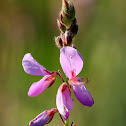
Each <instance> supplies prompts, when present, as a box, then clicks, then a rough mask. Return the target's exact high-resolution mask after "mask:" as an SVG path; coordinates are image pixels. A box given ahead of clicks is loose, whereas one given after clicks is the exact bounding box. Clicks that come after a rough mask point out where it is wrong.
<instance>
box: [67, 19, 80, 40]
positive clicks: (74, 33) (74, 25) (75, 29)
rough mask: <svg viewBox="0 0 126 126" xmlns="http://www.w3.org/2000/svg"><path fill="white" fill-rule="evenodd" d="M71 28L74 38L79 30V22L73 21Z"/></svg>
mask: <svg viewBox="0 0 126 126" xmlns="http://www.w3.org/2000/svg"><path fill="white" fill-rule="evenodd" d="M69 30H70V32H71V36H72V38H73V37H74V36H75V35H76V34H77V32H78V24H77V23H75V21H73V22H72V24H71V26H70V28H69Z"/></svg>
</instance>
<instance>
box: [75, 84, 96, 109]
mask: <svg viewBox="0 0 126 126" xmlns="http://www.w3.org/2000/svg"><path fill="white" fill-rule="evenodd" d="M73 91H74V94H75V96H76V98H77V99H78V100H79V101H80V103H82V104H83V105H86V106H89V107H91V106H92V105H93V104H94V100H93V98H92V96H91V93H90V92H89V91H88V90H87V88H86V87H85V86H84V85H82V86H78V85H74V86H73Z"/></svg>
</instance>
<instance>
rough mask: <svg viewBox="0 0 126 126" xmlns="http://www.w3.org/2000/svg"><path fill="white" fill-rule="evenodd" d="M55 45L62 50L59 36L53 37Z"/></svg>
mask: <svg viewBox="0 0 126 126" xmlns="http://www.w3.org/2000/svg"><path fill="white" fill-rule="evenodd" d="M55 43H56V45H57V47H58V48H62V47H63V42H62V39H61V37H60V36H58V37H55Z"/></svg>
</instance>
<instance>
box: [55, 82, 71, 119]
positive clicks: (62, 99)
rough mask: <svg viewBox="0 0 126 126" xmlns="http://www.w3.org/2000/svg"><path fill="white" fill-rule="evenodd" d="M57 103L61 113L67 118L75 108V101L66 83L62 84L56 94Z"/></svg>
mask: <svg viewBox="0 0 126 126" xmlns="http://www.w3.org/2000/svg"><path fill="white" fill-rule="evenodd" d="M56 105H57V109H58V111H59V113H60V114H61V115H63V116H64V119H65V120H67V118H68V117H69V112H70V111H71V110H72V109H73V101H72V98H71V92H70V89H69V87H68V85H67V84H66V83H63V84H62V85H60V87H59V89H58V92H57V95H56Z"/></svg>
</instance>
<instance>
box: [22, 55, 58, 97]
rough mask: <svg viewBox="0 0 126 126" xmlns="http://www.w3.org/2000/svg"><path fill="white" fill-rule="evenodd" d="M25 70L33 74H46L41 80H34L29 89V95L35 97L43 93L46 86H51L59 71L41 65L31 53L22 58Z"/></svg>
mask: <svg viewBox="0 0 126 126" xmlns="http://www.w3.org/2000/svg"><path fill="white" fill-rule="evenodd" d="M22 66H23V68H24V71H25V72H26V73H28V74H31V75H41V76H44V77H43V78H42V79H41V80H40V81H38V82H34V83H33V84H32V85H31V87H30V88H29V91H28V96H30V97H35V96H37V95H39V94H41V93H42V92H43V91H44V90H45V89H46V88H48V87H50V86H51V85H52V84H53V83H54V82H55V80H56V78H57V72H55V71H53V72H52V71H48V70H47V69H46V68H45V67H43V66H42V65H40V64H39V63H38V62H37V61H36V60H35V59H34V58H33V57H32V55H31V54H30V53H27V54H25V55H24V58H23V60H22Z"/></svg>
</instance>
